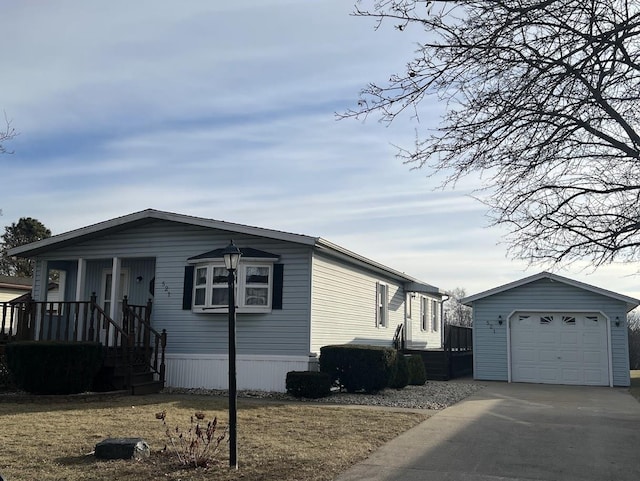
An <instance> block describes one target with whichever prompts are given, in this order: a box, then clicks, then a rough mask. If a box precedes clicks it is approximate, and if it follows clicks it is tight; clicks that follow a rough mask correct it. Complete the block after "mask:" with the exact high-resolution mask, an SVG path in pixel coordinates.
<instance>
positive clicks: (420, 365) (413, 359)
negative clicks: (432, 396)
mask: <svg viewBox="0 0 640 481" xmlns="http://www.w3.org/2000/svg"><path fill="white" fill-rule="evenodd" d="M407 366H408V368H409V384H411V385H412V386H422V385H423V384H424V383H425V382H427V371H426V369H425V367H424V362H423V361H422V356H420V355H419V354H414V355H412V356H409V359H407Z"/></svg>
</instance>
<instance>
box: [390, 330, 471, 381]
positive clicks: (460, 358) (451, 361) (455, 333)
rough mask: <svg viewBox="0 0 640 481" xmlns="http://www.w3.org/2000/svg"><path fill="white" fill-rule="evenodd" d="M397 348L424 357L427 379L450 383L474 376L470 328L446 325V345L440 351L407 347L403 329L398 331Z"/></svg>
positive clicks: (404, 352)
mask: <svg viewBox="0 0 640 481" xmlns="http://www.w3.org/2000/svg"><path fill="white" fill-rule="evenodd" d="M398 331H399V332H398V339H399V342H397V343H396V347H397V348H398V349H399V350H400V351H401V352H402V353H403V354H417V355H419V356H421V357H422V362H423V363H424V366H425V369H426V372H427V379H429V380H433V381H448V380H450V379H455V378H458V377H463V376H468V375H471V374H473V339H472V329H471V328H470V327H462V326H453V325H450V324H445V326H444V343H443V347H442V348H439V349H426V350H425V349H411V348H407V347H406V342H405V340H404V338H403V337H402V329H399V330H398Z"/></svg>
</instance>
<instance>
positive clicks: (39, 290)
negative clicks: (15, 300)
mask: <svg viewBox="0 0 640 481" xmlns="http://www.w3.org/2000/svg"><path fill="white" fill-rule="evenodd" d="M33 278H34V279H33V292H32V299H33V300H34V301H46V300H47V291H48V289H49V263H48V262H47V261H42V260H41V261H37V262H36V265H35V268H34V272H33ZM36 305H37V304H36ZM42 309H46V307H45V306H44V304H43V305H42ZM39 314H40V313H39V312H38V309H35V310H34V312H33V313H32V315H33V316H34V318H35V323H34V326H33V328H34V329H33V338H34V339H35V340H40V324H41V322H42V319H41V316H40V315H39Z"/></svg>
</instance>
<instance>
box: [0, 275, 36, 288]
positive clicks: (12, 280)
mask: <svg viewBox="0 0 640 481" xmlns="http://www.w3.org/2000/svg"><path fill="white" fill-rule="evenodd" d="M32 284H33V280H32V279H31V278H30V277H14V276H0V287H3V288H5V289H19V290H25V289H26V290H29V289H31V285H32Z"/></svg>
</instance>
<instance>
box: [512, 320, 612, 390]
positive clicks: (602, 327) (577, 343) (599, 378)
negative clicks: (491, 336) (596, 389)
mask: <svg viewBox="0 0 640 481" xmlns="http://www.w3.org/2000/svg"><path fill="white" fill-rule="evenodd" d="M510 327H511V329H510V332H511V380H512V381H514V382H532V383H544V384H580V385H594V386H608V385H609V354H608V342H607V322H606V319H605V318H604V317H603V316H601V315H600V316H598V315H597V314H582V313H571V312H567V313H548V314H546V313H527V312H522V313H516V314H515V315H513V316H512V317H511V324H510Z"/></svg>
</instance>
